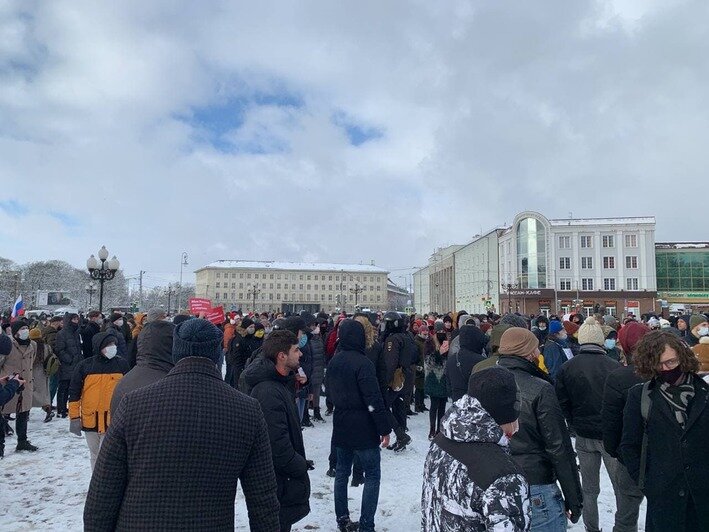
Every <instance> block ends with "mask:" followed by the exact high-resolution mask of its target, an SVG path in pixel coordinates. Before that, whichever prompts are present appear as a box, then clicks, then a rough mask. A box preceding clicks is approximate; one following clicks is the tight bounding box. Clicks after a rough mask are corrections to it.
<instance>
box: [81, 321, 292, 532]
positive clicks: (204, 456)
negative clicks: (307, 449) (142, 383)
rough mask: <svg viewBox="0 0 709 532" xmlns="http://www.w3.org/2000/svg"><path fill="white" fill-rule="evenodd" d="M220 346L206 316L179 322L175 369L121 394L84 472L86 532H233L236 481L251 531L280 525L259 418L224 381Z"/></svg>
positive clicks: (252, 404) (255, 407) (251, 403)
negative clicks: (90, 469)
mask: <svg viewBox="0 0 709 532" xmlns="http://www.w3.org/2000/svg"><path fill="white" fill-rule="evenodd" d="M221 342H222V333H221V331H220V330H219V329H218V328H217V327H215V326H214V325H212V324H211V323H209V322H208V321H206V320H202V319H192V320H189V321H185V322H183V323H181V324H180V325H179V326H177V327H176V329H175V335H174V343H173V357H174V360H175V367H174V368H173V369H172V370H171V371H170V373H169V374H168V375H167V376H166V377H165V378H164V379H162V380H160V381H159V382H156V383H154V384H153V385H151V386H146V387H144V388H141V389H139V390H135V391H133V392H131V393H130V394H128V395H126V396H125V397H124V398H123V399H122V401H121V403H120V405H119V407H118V410H117V412H116V415H115V417H114V418H113V419H112V422H111V426H110V428H109V430H108V433H107V434H106V438H105V439H104V442H103V446H102V450H101V453H100V454H99V457H98V461H97V462H96V468H95V469H94V473H93V476H92V477H91V484H90V485H89V491H88V494H87V496H86V504H85V506H84V529H85V530H86V531H87V532H91V531H104V530H115V529H119V530H127V529H130V530H161V529H162V530H164V529H172V530H175V529H181V530H233V529H234V499H235V496H236V489H237V483H238V484H240V485H241V489H242V492H243V494H244V498H245V499H246V507H247V509H248V513H249V526H250V529H251V530H252V531H259V532H260V531H264V532H275V531H277V530H279V522H278V512H276V511H274V509H276V508H278V507H279V506H278V499H277V496H276V491H277V488H276V478H275V475H274V472H273V462H272V460H271V450H270V445H269V436H268V429H267V427H266V422H265V421H264V418H263V414H262V413H261V409H260V407H259V404H258V401H256V400H255V399H252V398H250V397H247V396H245V395H244V394H241V393H239V392H237V391H236V390H234V389H233V388H232V387H230V386H229V385H228V384H226V383H225V382H224V381H223V380H222V376H221V373H220V372H219V371H218V369H217V364H218V363H219V361H220V359H221V356H222V353H221Z"/></svg>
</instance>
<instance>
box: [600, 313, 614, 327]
mask: <svg viewBox="0 0 709 532" xmlns="http://www.w3.org/2000/svg"><path fill="white" fill-rule="evenodd" d="M603 323H605V324H606V325H608V327H613V328H614V329H615V328H616V327H617V326H618V320H617V319H616V318H615V316H613V315H611V314H606V315H605V316H603Z"/></svg>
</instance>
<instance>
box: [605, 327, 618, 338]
mask: <svg viewBox="0 0 709 532" xmlns="http://www.w3.org/2000/svg"><path fill="white" fill-rule="evenodd" d="M606 338H607V339H609V340H615V339H616V338H618V331H616V330H615V329H611V330H610V331H608V333H607V334H606Z"/></svg>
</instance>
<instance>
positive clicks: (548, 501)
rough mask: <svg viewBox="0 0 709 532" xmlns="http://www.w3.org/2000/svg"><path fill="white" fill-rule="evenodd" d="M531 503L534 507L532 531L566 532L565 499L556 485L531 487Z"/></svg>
mask: <svg viewBox="0 0 709 532" xmlns="http://www.w3.org/2000/svg"><path fill="white" fill-rule="evenodd" d="M529 501H530V503H531V506H532V527H531V528H530V531H537V532H566V515H565V514H564V499H563V498H562V497H561V491H560V490H559V486H557V485H556V484H541V485H536V486H529Z"/></svg>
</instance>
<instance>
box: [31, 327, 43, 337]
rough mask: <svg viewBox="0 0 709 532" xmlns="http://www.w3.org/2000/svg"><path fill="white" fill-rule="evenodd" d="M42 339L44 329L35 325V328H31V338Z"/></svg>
mask: <svg viewBox="0 0 709 532" xmlns="http://www.w3.org/2000/svg"><path fill="white" fill-rule="evenodd" d="M41 339H42V331H40V330H39V327H35V328H34V329H30V340H41Z"/></svg>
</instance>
